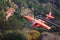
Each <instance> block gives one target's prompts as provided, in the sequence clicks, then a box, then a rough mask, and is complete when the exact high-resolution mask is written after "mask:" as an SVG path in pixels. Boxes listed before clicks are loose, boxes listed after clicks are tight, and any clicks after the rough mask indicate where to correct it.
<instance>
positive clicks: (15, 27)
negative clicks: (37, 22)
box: [0, 0, 60, 40]
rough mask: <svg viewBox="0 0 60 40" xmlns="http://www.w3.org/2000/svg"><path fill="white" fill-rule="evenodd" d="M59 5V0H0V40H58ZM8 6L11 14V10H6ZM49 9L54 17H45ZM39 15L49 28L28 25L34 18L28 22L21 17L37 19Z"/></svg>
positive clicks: (59, 24)
mask: <svg viewBox="0 0 60 40" xmlns="http://www.w3.org/2000/svg"><path fill="white" fill-rule="evenodd" d="M59 5H60V0H0V40H60V6H59ZM9 8H13V10H12V11H13V12H12V14H11V13H10V12H11V10H10V11H8V12H6V11H7V10H8V9H9ZM50 11H51V12H52V15H53V16H54V17H55V18H54V19H46V16H45V15H46V14H48V13H49V12H50ZM9 13H10V14H9ZM39 15H40V17H41V16H42V18H43V19H42V20H44V21H45V22H46V23H45V24H46V25H48V26H50V27H51V29H50V30H47V29H45V28H43V27H42V26H39V27H38V28H33V27H31V26H30V25H31V24H32V23H33V22H35V20H34V21H32V22H30V21H28V20H26V19H24V18H23V16H30V17H32V18H36V19H37V20H38V19H41V18H38V17H37V16H39ZM6 18H7V19H8V20H6ZM45 19H46V20H45ZM47 20H48V21H47ZM53 24H54V25H53ZM57 38H58V39H57Z"/></svg>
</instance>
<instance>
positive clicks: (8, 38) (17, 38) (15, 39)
mask: <svg viewBox="0 0 60 40" xmlns="http://www.w3.org/2000/svg"><path fill="white" fill-rule="evenodd" d="M2 39H3V40H27V39H26V37H25V36H24V34H23V33H22V32H21V31H12V30H10V31H6V32H4V33H3V38H2Z"/></svg>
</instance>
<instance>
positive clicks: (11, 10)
mask: <svg viewBox="0 0 60 40" xmlns="http://www.w3.org/2000/svg"><path fill="white" fill-rule="evenodd" d="M14 11H15V9H14V8H9V9H8V10H7V11H6V12H5V14H4V16H5V18H6V20H8V18H9V17H10V16H12V13H13V12H14Z"/></svg>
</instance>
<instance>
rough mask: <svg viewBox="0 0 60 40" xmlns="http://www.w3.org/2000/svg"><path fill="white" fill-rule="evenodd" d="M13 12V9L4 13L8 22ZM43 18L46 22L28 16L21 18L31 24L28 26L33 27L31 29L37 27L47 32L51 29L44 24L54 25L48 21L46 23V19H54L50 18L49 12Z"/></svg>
mask: <svg viewBox="0 0 60 40" xmlns="http://www.w3.org/2000/svg"><path fill="white" fill-rule="evenodd" d="M13 12H15V9H14V8H9V9H8V10H7V11H6V13H5V17H6V20H8V18H9V17H10V16H11V15H12V13H13ZM45 16H46V17H45V18H46V20H44V19H43V18H40V19H35V18H32V17H30V16H23V18H25V19H26V20H28V21H30V22H31V23H32V24H31V25H30V26H31V27H33V28H38V27H40V26H41V27H43V28H45V29H48V30H49V29H51V27H50V26H48V25H47V24H46V22H49V23H51V24H53V25H55V24H54V23H52V22H50V21H47V19H54V18H55V17H54V16H52V13H51V11H50V12H49V14H46V15H45ZM56 26H59V25H57V24H56Z"/></svg>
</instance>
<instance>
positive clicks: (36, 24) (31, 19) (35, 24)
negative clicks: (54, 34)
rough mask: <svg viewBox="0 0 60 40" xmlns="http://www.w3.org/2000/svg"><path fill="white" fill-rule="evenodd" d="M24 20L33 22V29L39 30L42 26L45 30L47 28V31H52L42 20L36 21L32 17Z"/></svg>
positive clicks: (26, 17)
mask: <svg viewBox="0 0 60 40" xmlns="http://www.w3.org/2000/svg"><path fill="white" fill-rule="evenodd" d="M23 18H25V19H27V20H29V21H30V22H32V25H31V26H32V27H34V28H37V27H40V26H42V27H43V28H46V29H48V30H49V29H51V27H49V26H48V25H46V24H45V21H43V20H41V19H34V18H32V17H30V16H23Z"/></svg>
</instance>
